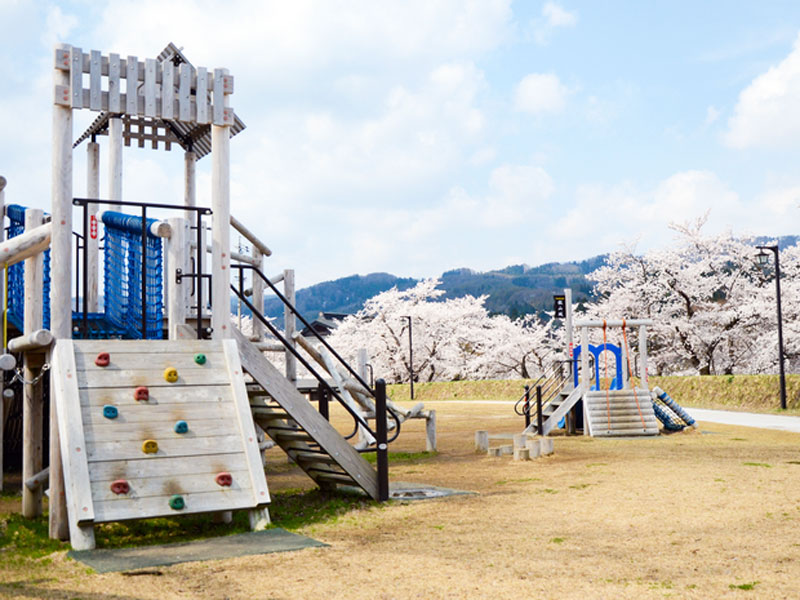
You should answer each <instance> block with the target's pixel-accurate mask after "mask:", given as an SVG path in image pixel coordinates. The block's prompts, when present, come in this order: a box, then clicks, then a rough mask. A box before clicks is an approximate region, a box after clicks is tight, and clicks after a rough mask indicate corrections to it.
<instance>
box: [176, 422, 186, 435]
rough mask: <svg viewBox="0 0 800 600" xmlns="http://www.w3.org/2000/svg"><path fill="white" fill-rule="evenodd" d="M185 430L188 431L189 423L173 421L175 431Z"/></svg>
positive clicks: (183, 431) (181, 431) (182, 431)
mask: <svg viewBox="0 0 800 600" xmlns="http://www.w3.org/2000/svg"><path fill="white" fill-rule="evenodd" d="M187 431H189V424H188V423H187V422H186V421H178V422H177V423H175V433H186V432H187Z"/></svg>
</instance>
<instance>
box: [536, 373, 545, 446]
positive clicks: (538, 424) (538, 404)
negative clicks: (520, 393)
mask: <svg viewBox="0 0 800 600" xmlns="http://www.w3.org/2000/svg"><path fill="white" fill-rule="evenodd" d="M543 421H544V419H543V418H542V386H540V385H537V386H536V433H538V434H539V435H543V433H542V431H543V429H544V423H543Z"/></svg>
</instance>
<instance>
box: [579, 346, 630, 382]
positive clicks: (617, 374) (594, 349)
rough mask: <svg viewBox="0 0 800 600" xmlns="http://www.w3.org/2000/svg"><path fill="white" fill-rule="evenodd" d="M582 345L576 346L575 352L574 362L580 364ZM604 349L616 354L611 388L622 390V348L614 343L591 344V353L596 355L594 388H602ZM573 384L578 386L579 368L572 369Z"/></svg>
mask: <svg viewBox="0 0 800 600" xmlns="http://www.w3.org/2000/svg"><path fill="white" fill-rule="evenodd" d="M581 350H582V348H581V346H576V347H575V351H574V353H573V358H572V360H573V364H578V358H579V357H580V355H581ZM604 351H608V352H611V354H613V355H614V363H615V365H616V369H615V370H614V379H612V380H611V387H610V388H609V389H611V390H621V389H622V387H623V379H622V349H621V348H620V347H619V346H615V345H614V344H599V345H597V346H595V345H594V344H589V353H590V354H591V355H592V356H594V384H593V385H592V389H593V390H599V389H600V354H601V353H602V352H604ZM572 380H573V385H574V386H575V387H578V369H572Z"/></svg>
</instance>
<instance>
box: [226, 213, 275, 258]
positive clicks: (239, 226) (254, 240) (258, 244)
mask: <svg viewBox="0 0 800 600" xmlns="http://www.w3.org/2000/svg"><path fill="white" fill-rule="evenodd" d="M231 226H232V227H233V228H234V229H235V230H236V231H238V232H239V233H241V234H242V235H243V236H244V237H245V239H246V240H247V241H248V242H250V243H251V244H253V246H254V247H255V248H258V249H259V250H260V251H261V254H263V255H264V256H272V250H270V249H269V248H268V247H267V245H266V244H265V243H264V242H262V241H261V240H260V239H258V236H256V234H254V233H253V232H252V231H250V230H249V229H248V228H247V227H245V226H244V224H243V223H242V222H241V221H239V220H238V219H237V218H236V217H234V216H233V215H231Z"/></svg>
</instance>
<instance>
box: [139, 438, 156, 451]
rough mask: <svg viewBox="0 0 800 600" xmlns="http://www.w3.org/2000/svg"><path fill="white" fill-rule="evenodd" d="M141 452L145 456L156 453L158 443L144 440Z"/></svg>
mask: <svg viewBox="0 0 800 600" xmlns="http://www.w3.org/2000/svg"><path fill="white" fill-rule="evenodd" d="M142 452H144V453H145V454H155V453H156V452H158V442H156V441H155V440H145V441H144V443H143V444H142Z"/></svg>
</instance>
